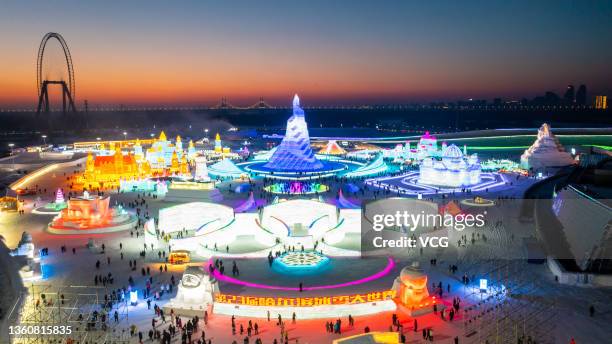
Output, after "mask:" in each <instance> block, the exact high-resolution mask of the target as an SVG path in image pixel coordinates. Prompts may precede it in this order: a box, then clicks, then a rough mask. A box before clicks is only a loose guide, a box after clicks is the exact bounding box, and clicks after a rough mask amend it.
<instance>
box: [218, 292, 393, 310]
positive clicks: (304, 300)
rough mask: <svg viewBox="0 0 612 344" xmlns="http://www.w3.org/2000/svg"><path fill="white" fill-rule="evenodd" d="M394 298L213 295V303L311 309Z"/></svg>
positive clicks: (376, 295) (386, 294)
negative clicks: (313, 307)
mask: <svg viewBox="0 0 612 344" xmlns="http://www.w3.org/2000/svg"><path fill="white" fill-rule="evenodd" d="M394 297H395V291H394V290H385V291H376V292H371V293H366V294H352V295H337V296H319V297H260V296H243V295H228V294H221V293H219V294H217V295H215V303H227V304H235V305H244V306H266V307H312V306H327V305H351V304H358V303H368V302H377V301H383V300H389V299H392V298H394Z"/></svg>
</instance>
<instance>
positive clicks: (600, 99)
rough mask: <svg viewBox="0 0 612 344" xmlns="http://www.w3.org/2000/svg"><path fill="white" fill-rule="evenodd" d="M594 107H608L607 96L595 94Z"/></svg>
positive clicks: (601, 108) (603, 108)
mask: <svg viewBox="0 0 612 344" xmlns="http://www.w3.org/2000/svg"><path fill="white" fill-rule="evenodd" d="M595 108H596V109H599V110H605V109H607V108H608V97H607V96H595Z"/></svg>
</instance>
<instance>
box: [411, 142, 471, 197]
mask: <svg viewBox="0 0 612 344" xmlns="http://www.w3.org/2000/svg"><path fill="white" fill-rule="evenodd" d="M480 170H481V168H480V162H479V161H478V157H477V156H476V154H472V155H469V156H466V155H464V153H463V152H462V151H461V149H459V147H457V146H456V145H449V146H447V147H445V148H444V149H443V150H442V154H441V156H440V158H435V157H429V158H425V159H423V161H422V162H421V164H420V167H419V183H423V184H430V185H438V186H446V187H465V186H470V185H475V184H478V183H480Z"/></svg>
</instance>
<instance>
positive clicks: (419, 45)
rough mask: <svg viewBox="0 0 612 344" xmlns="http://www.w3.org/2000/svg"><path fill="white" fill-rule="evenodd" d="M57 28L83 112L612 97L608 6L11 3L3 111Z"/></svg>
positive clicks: (28, 86) (0, 86)
mask: <svg viewBox="0 0 612 344" xmlns="http://www.w3.org/2000/svg"><path fill="white" fill-rule="evenodd" d="M50 31H53V32H58V33H61V34H62V35H63V36H64V38H65V39H66V41H67V42H68V45H69V47H70V50H71V53H72V58H73V62H74V65H75V72H76V73H75V74H76V87H77V91H76V96H77V101H78V103H79V106H80V105H81V104H82V102H83V100H85V99H87V100H88V101H89V103H90V104H92V105H94V104H131V105H157V104H172V105H177V104H180V105H213V104H215V103H216V102H218V101H219V99H220V98H221V97H222V96H226V97H227V98H228V99H229V100H230V102H232V103H235V104H240V105H247V104H250V103H254V102H255V101H257V99H259V97H260V96H263V97H264V98H265V99H266V100H267V101H268V102H270V103H272V104H285V105H287V104H289V102H290V100H291V95H292V94H293V93H296V92H297V93H299V94H300V95H302V99H304V100H305V103H306V104H308V105H316V104H355V103H406V102H419V101H430V100H457V99H462V98H487V99H491V98H493V97H497V96H501V97H503V98H506V99H508V98H512V97H517V98H521V97H524V96H525V97H533V96H535V95H539V94H542V93H544V91H547V90H552V91H555V92H558V93H561V92H562V91H563V89H564V87H565V86H566V85H567V84H568V83H573V84H575V85H576V86H578V85H579V84H581V83H585V84H586V85H587V87H588V89H589V94H590V95H593V94H608V95H612V44H610V42H612V2H610V1H563V0H552V1H533V0H529V1H486V0H482V1H408V0H400V1H384V0H383V1H356V0H351V1H330V0H325V1H318V0H308V1H291V0H283V1H264V0H262V1H252V0H251V1H231V0H228V1H151V0H149V1H109V0H106V1H96V2H95V3H94V1H83V0H79V1H11V0H9V1H3V2H2V5H0V47H1V48H0V107H15V106H34V105H35V103H36V74H35V69H36V68H35V67H36V54H37V50H38V45H39V43H40V40H41V38H42V37H43V36H44V34H45V33H47V32H50ZM49 44H50V45H56V42H55V41H52V42H50V43H49ZM56 48H57V47H56ZM49 51H50V52H52V51H53V48H50V50H49ZM49 55H50V56H51V57H50V58H49V60H50V64H53V65H54V68H59V67H60V65H61V64H60V63H59V61H61V59H59V58H57V56H55V57H53V56H52V55H53V54H52V53H50V54H49ZM55 62H58V63H55ZM49 73H52V72H49Z"/></svg>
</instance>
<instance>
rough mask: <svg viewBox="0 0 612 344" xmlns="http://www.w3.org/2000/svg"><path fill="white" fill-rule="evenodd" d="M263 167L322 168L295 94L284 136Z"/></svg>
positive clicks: (288, 168)
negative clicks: (312, 146) (313, 148)
mask: <svg viewBox="0 0 612 344" xmlns="http://www.w3.org/2000/svg"><path fill="white" fill-rule="evenodd" d="M264 167H265V168H268V169H272V170H280V171H295V172H301V171H316V170H320V169H322V168H323V163H322V162H320V161H319V160H318V159H317V158H316V157H315V154H314V152H313V151H312V148H311V147H310V136H309V135H308V126H307V124H306V120H305V118H304V110H302V108H301V107H300V98H299V97H298V95H297V94H296V95H295V96H294V97H293V116H291V117H289V120H288V121H287V131H286V133H285V137H284V138H283V141H282V142H281V144H280V146H278V148H277V149H276V151H275V152H274V154H272V157H271V158H270V161H269V162H268V163H267V164H265V165H264Z"/></svg>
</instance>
